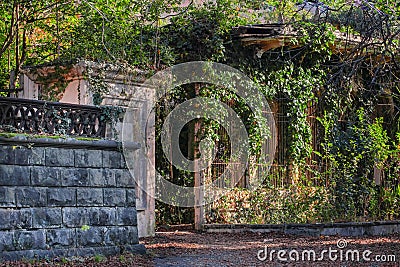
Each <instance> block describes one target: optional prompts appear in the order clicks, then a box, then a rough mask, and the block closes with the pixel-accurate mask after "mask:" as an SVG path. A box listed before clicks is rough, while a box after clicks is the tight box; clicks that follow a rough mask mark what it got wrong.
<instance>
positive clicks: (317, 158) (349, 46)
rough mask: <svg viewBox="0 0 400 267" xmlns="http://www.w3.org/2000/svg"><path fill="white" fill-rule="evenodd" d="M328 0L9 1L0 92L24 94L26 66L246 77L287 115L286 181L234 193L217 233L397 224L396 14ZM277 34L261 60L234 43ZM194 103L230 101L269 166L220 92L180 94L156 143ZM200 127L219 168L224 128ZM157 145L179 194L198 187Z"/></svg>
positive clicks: (377, 6)
mask: <svg viewBox="0 0 400 267" xmlns="http://www.w3.org/2000/svg"><path fill="white" fill-rule="evenodd" d="M322 2H323V4H320V5H318V9H317V8H316V6H314V7H312V8H307V6H306V4H296V3H295V2H293V1H274V0H270V1H257V0H256V1H246V2H245V3H242V2H240V1H236V0H217V1H215V4H212V3H209V4H204V5H203V6H196V5H194V4H193V3H191V4H189V5H188V6H181V5H179V4H178V1H172V2H171V1H162V0H160V1H159V0H157V1H151V2H148V1H125V0H119V1H115V3H114V4H113V5H110V4H109V2H108V1H105V0H101V1H96V2H95V3H93V2H91V1H86V0H85V1H67V2H62V1H58V0H46V1H40V2H32V1H19V0H14V1H6V2H4V3H1V4H0V12H1V13H0V14H2V17H4V20H2V21H0V31H1V32H2V33H5V34H4V35H0V44H1V45H2V46H1V50H0V58H1V60H0V87H3V88H4V87H10V88H13V87H18V79H16V77H18V75H16V74H18V73H19V72H20V71H21V66H22V65H33V64H47V63H49V62H51V63H52V64H55V62H65V61H68V62H69V61H70V60H76V59H85V60H94V61H100V62H103V61H109V62H113V63H114V64H117V65H120V66H126V65H130V66H136V67H139V68H140V69H144V70H148V71H149V75H150V74H152V73H153V72H154V71H157V70H160V69H163V68H165V67H168V66H171V65H174V64H177V63H182V62H188V61H194V60H205V61H216V62H220V63H225V64H228V65H230V66H232V67H235V68H237V69H239V70H241V71H243V72H244V73H246V74H247V75H248V76H249V77H250V78H251V79H252V80H253V81H254V82H256V83H257V84H258V85H259V87H260V90H262V92H263V93H264V95H265V96H266V98H267V99H268V100H269V101H271V103H272V102H274V101H275V100H276V99H281V100H282V102H284V103H285V104H284V105H285V108H284V109H283V110H284V112H285V114H284V115H285V120H287V121H288V123H287V124H285V125H283V126H282V127H286V128H287V136H285V140H287V141H285V142H286V143H285V146H287V147H286V148H285V149H286V150H285V154H284V156H285V158H284V165H285V166H284V167H283V169H284V170H283V173H284V174H282V175H284V176H288V177H289V178H290V179H289V181H290V182H288V183H282V184H281V185H280V186H279V187H278V188H277V186H276V185H274V186H273V187H272V183H271V181H272V179H275V178H273V177H276V176H277V174H276V173H271V174H270V175H266V177H264V178H265V186H264V188H260V189H258V190H257V191H249V190H248V189H246V188H238V189H234V190H232V192H231V194H229V195H228V196H226V197H224V198H222V199H221V200H219V201H218V202H216V203H214V204H213V205H211V206H210V207H209V208H208V211H209V212H208V215H207V219H208V220H209V221H210V222H253V223H255V222H257V223H261V222H262V223H276V222H323V221H348V220H356V221H363V220H376V219H396V218H399V216H400V208H399V207H400V205H399V202H400V185H399V166H400V164H399V163H400V161H399V146H400V140H399V138H400V129H399V109H398V107H399V97H398V96H399V78H398V77H399V68H398V64H399V57H398V54H399V31H400V27H399V20H398V18H399V15H400V6H399V4H398V3H397V2H395V1H392V2H390V3H389V2H387V1H382V0H376V1H364V0H362V1H354V3H353V2H348V1H342V0H340V1H322ZM308 5H312V3H308ZM38 14H39V15H38ZM17 15H18V16H17ZM276 22H279V23H284V24H283V25H282V26H283V28H282V33H285V34H286V33H291V34H287V35H285V34H283V38H284V42H283V43H284V44H285V45H280V46H278V47H277V48H275V49H270V50H267V51H264V52H261V51H260V47H259V46H257V45H248V46H244V45H243V43H242V42H241V41H240V40H238V39H237V38H234V36H232V34H231V33H232V29H233V28H234V27H237V26H239V25H248V24H257V23H276ZM278 33H279V32H278ZM3 36H4V37H3ZM10 73H11V75H10ZM92 84H93V86H94V89H95V90H97V91H98V92H99V97H101V93H102V92H103V91H104V90H106V88H104V86H103V85H102V84H101V77H100V79H97V78H96V77H94V81H93V83H92ZM96 86H97V87H96ZM96 88H97V89H96ZM50 91H51V90H50ZM50 93H51V92H50ZM58 94H59V93H58V92H55V93H54V96H56V95H58ZM196 94H198V95H202V96H209V97H213V98H216V99H218V100H221V101H223V102H226V103H228V102H229V103H231V104H232V106H233V108H234V110H235V111H236V112H237V113H238V114H239V116H240V117H241V118H243V120H244V123H245V125H246V128H247V130H248V132H249V136H250V140H251V141H252V145H251V148H252V153H253V156H254V157H260V156H261V155H259V151H260V146H259V141H260V139H261V136H260V134H259V130H258V128H257V127H258V126H257V123H254V122H255V121H254V120H255V117H254V114H251V112H250V111H249V108H248V106H247V105H246V103H245V102H244V101H242V100H241V99H240V98H239V97H238V96H237V95H235V94H234V93H232V92H229V91H227V90H226V89H225V88H217V87H215V86H210V85H202V86H201V88H200V91H199V92H196V91H195V90H194V87H193V86H190V85H188V86H186V87H182V88H176V90H175V91H174V93H173V94H171V95H168V96H166V98H165V101H162V102H160V103H159V108H158V110H157V111H156V112H157V127H158V128H157V130H158V131H157V132H160V131H159V130H160V129H161V126H162V122H163V120H164V118H165V116H166V115H167V114H168V112H169V111H171V110H172V109H173V108H174V106H176V105H177V104H179V103H181V102H183V101H185V100H186V99H188V98H192V97H195V96H196ZM311 104H313V107H314V109H313V112H312V114H310V112H309V110H310V109H309V107H310V105H311ZM310 118H311V119H313V120H314V121H313V125H312V123H310V120H311V119H310ZM202 126H203V127H202V129H203V131H202V132H201V135H202V136H201V137H200V138H202V137H211V138H214V140H217V142H218V144H219V151H220V154H219V158H220V159H221V160H222V159H224V157H225V158H226V155H227V154H229V145H225V144H226V141H229V140H218V138H220V135H219V134H218V129H219V126H218V125H216V124H215V122H212V121H202ZM190 127H191V125H188V126H187V128H185V129H184V130H185V131H184V132H182V134H181V143H182V146H181V148H182V150H183V154H185V155H186V156H188V157H193V156H194V155H190V151H192V150H193V149H192V148H191V147H190V146H189V145H187V144H188V143H189V135H190ZM313 131H316V132H317V137H316V138H315V137H313ZM159 141H160V140H159V139H158V147H157V160H156V162H157V168H158V171H159V172H160V173H162V174H164V175H165V176H166V177H169V179H170V180H171V181H172V182H174V183H177V184H180V185H187V186H191V185H193V175H192V174H191V173H187V172H183V171H181V170H178V169H176V168H174V167H173V166H171V165H170V164H169V162H168V161H167V160H166V159H165V158H164V157H163V156H162V149H161V146H160V145H159V144H160V143H159ZM316 144H318V145H316ZM276 163H278V162H276ZM279 164H281V162H279ZM278 176H279V175H278ZM315 181H317V182H315ZM376 182H378V183H376ZM157 215H158V220H159V222H160V223H176V222H187V221H190V218H193V216H192V210H191V209H178V208H176V207H171V206H168V205H165V204H162V203H158V204H157Z"/></svg>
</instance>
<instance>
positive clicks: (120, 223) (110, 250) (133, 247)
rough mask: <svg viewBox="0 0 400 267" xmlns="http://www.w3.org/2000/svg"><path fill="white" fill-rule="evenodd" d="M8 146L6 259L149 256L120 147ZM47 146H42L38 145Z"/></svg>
mask: <svg viewBox="0 0 400 267" xmlns="http://www.w3.org/2000/svg"><path fill="white" fill-rule="evenodd" d="M103 143H104V144H106V145H107V146H104V149H103V148H102V147H101V146H99V145H97V146H93V147H88V146H87V142H86V143H85V146H84V147H79V141H78V140H74V142H73V146H72V145H71V147H69V146H68V144H67V143H66V141H65V140H63V142H62V144H63V146H62V147H57V146H56V145H55V144H56V141H54V140H52V142H51V145H50V144H49V146H46V144H43V142H42V143H40V146H36V145H35V143H29V145H23V144H22V145H16V144H15V142H10V144H8V143H5V142H4V141H3V142H1V144H0V261H2V260H18V259H21V258H33V257H39V258H41V257H62V256H74V255H75V256H88V255H94V254H103V255H110V254H116V253H122V252H123V251H134V252H139V253H143V252H145V249H144V247H143V246H142V245H140V244H139V240H138V229H137V213H136V206H135V205H136V197H135V196H136V193H135V191H136V189H135V180H134V178H133V177H132V176H131V174H130V172H129V171H128V170H127V169H126V165H125V162H124V157H123V154H122V152H121V151H118V149H117V148H118V146H117V145H115V147H114V150H111V149H113V145H112V144H109V143H106V142H105V140H102V144H103ZM38 145H39V144H38Z"/></svg>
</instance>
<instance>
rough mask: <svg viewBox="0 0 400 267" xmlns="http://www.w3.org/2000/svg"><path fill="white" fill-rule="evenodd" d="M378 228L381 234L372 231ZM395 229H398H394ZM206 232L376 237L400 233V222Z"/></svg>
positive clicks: (213, 227)
mask: <svg viewBox="0 0 400 267" xmlns="http://www.w3.org/2000/svg"><path fill="white" fill-rule="evenodd" d="M374 227H378V228H380V229H381V231H380V232H377V233H375V232H374V231H372V230H371V229H373V228H374ZM393 227H395V228H396V229H397V230H396V229H392V228H393ZM355 229H356V230H355ZM203 230H204V231H205V232H218V233H231V232H235V233H237V232H239V233H240V232H278V233H285V234H296V235H311V236H320V235H332V234H334V235H339V236H363V235H367V236H374V235H387V234H392V233H400V221H371V222H340V223H315V224H311V223H307V224H294V223H291V224H204V225H203Z"/></svg>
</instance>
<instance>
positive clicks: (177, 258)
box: [143, 232, 400, 267]
mask: <svg viewBox="0 0 400 267" xmlns="http://www.w3.org/2000/svg"><path fill="white" fill-rule="evenodd" d="M338 242H339V243H338ZM143 243H144V244H145V245H146V247H147V250H148V252H149V254H150V255H152V256H153V264H154V266H221V267H222V266H396V267H398V266H400V265H399V263H400V236H399V235H396V236H391V237H374V238H366V237H363V238H338V237H319V238H315V237H298V236H285V235H277V234H257V233H242V234H204V233H203V234H202V233H195V232H175V233H158V235H157V236H156V237H154V238H148V239H144V240H143ZM338 246H339V247H341V248H339V247H338ZM273 250H275V252H272V251H273ZM279 250H281V251H285V252H281V253H282V254H281V258H283V259H285V258H286V259H287V260H281V261H279V259H278V252H277V251H279ZM323 250H327V251H326V252H324V253H322V252H323ZM329 250H331V255H329ZM367 250H368V251H371V253H369V252H368V251H367ZM356 251H358V255H359V256H358V257H357V252H356ZM365 251H367V252H365ZM265 252H267V254H266V253H265ZM296 252H297V253H298V254H299V259H298V261H296V259H297V258H296V256H297V254H296ZM313 252H315V260H314V258H313V254H312V253H313ZM283 253H285V254H283ZM289 253H292V254H290V255H291V256H292V260H290V259H291V258H290V257H289ZM310 253H311V254H310ZM353 253H355V254H354V256H353ZM363 253H365V255H364V256H365V257H364V258H363ZM309 254H310V256H309ZM341 254H342V256H341ZM266 255H267V257H266ZM303 255H304V256H303ZM391 255H394V258H393V257H392V256H391ZM375 256H381V257H380V259H381V260H382V259H383V260H386V262H377V261H376V259H377V258H375ZM389 256H390V257H389ZM302 257H304V258H302ZM308 257H310V259H308ZM340 257H342V261H341V260H340ZM346 257H347V258H346ZM353 257H354V258H353ZM259 258H260V259H261V260H260V259H259ZM346 259H347V260H346ZM368 260H370V261H368ZM389 260H390V261H391V262H387V261H389ZM393 260H395V261H394V262H393Z"/></svg>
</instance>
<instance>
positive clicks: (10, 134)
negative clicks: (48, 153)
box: [0, 132, 101, 141]
mask: <svg viewBox="0 0 400 267" xmlns="http://www.w3.org/2000/svg"><path fill="white" fill-rule="evenodd" d="M16 136H26V137H30V138H50V139H66V138H67V137H68V136H66V135H48V134H27V133H12V132H0V137H5V138H13V137H16ZM71 138H75V139H76V140H79V141H98V140H101V138H93V137H75V136H71Z"/></svg>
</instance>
